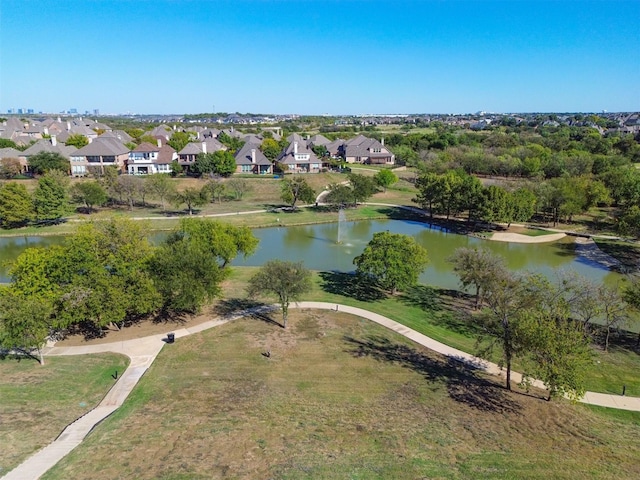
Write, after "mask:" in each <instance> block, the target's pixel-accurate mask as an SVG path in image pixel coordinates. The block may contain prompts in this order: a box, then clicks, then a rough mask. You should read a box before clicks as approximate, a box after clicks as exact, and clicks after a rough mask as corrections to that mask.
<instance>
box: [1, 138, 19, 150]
mask: <svg viewBox="0 0 640 480" xmlns="http://www.w3.org/2000/svg"><path fill="white" fill-rule="evenodd" d="M16 147H17V145H16V142H14V141H13V140H9V139H8V138H0V148H16Z"/></svg>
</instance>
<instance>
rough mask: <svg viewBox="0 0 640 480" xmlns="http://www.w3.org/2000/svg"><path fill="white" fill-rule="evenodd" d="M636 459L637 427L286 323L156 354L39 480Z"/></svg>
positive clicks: (530, 466)
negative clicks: (118, 402) (119, 402)
mask: <svg viewBox="0 0 640 480" xmlns="http://www.w3.org/2000/svg"><path fill="white" fill-rule="evenodd" d="M267 350H268V351H270V352H271V356H270V358H267V357H265V356H264V355H262V353H263V352H265V351H267ZM638 458H640V415H638V414H629V415H624V416H622V415H619V416H616V415H610V414H609V413H608V412H607V411H600V410H597V409H588V408H584V407H583V406H580V405H572V404H570V403H568V402H546V401H543V400H541V399H540V398H538V397H536V395H523V394H520V393H516V392H514V393H509V392H507V391H505V390H503V389H502V388H500V387H499V386H497V385H495V383H494V379H492V378H486V377H484V376H482V375H476V374H474V373H472V372H469V371H467V370H462V369H460V368H459V367H458V366H457V365H455V364H449V363H447V361H446V359H443V358H442V357H440V356H438V355H436V354H434V353H433V352H430V351H428V350H426V349H422V348H416V346H415V345H414V344H412V343H411V342H409V341H407V340H405V339H404V338H402V337H401V336H399V335H397V334H395V333H393V332H390V331H388V330H386V329H384V328H382V327H379V326H377V325H375V324H373V323H372V322H368V321H364V320H360V319H358V318H355V317H351V316H348V315H345V314H342V313H337V312H329V311H327V312H316V311H293V312H292V314H291V317H290V326H289V328H288V329H287V330H283V329H282V328H280V327H278V326H275V325H274V324H273V323H272V322H271V320H270V319H269V318H246V319H241V320H238V321H235V322H233V323H230V324H227V325H224V326H222V327H219V328H216V329H212V330H209V331H206V332H203V333H202V334H198V335H194V336H190V337H187V338H184V339H180V340H179V341H177V342H176V343H175V344H174V345H171V346H167V347H166V348H164V349H163V351H162V352H161V353H160V355H159V356H158V358H157V360H156V361H155V362H154V364H153V365H152V366H151V368H150V369H149V371H148V372H147V374H146V375H145V376H144V377H143V378H142V380H141V381H140V383H139V384H138V385H137V386H136V388H135V389H134V391H133V393H132V395H131V396H130V397H129V399H128V400H127V401H126V403H125V405H124V406H123V407H122V408H121V409H119V410H118V411H116V412H115V413H114V415H112V416H111V417H109V418H108V419H106V420H105V421H104V422H103V423H101V424H100V425H99V426H98V427H97V428H96V429H95V430H94V431H93V432H92V433H91V434H90V435H89V436H88V437H87V439H86V440H85V441H84V442H83V443H82V444H81V445H80V446H79V447H78V448H77V449H75V450H74V451H73V452H71V454H70V455H68V456H67V457H65V458H64V459H63V460H62V461H61V462H60V463H59V464H58V465H57V466H56V467H54V469H53V470H51V471H50V472H48V473H47V474H46V475H45V476H44V477H43V478H45V479H48V480H53V479H65V480H66V479H69V478H73V479H96V478H136V479H165V480H169V479H176V480H177V479H210V478H249V479H252V478H256V479H264V478H279V479H296V480H297V479H311V478H327V479H328V478H331V479H342V478H344V479H347V478H349V479H367V480H369V479H388V478H393V479H415V478H451V479H460V478H470V479H479V478H500V479H503V478H518V479H520V478H566V479H571V478H576V479H584V478H594V479H595V478H636V477H638V476H639V475H640V464H638V461H637V460H638Z"/></svg>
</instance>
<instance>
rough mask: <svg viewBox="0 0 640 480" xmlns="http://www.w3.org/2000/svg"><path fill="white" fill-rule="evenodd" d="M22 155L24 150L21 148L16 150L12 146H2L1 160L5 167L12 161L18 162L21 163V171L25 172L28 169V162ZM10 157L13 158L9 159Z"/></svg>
mask: <svg viewBox="0 0 640 480" xmlns="http://www.w3.org/2000/svg"><path fill="white" fill-rule="evenodd" d="M21 155H22V152H21V151H20V150H16V149H15V148H11V147H7V148H0V162H2V166H3V167H5V166H6V165H9V164H12V163H16V164H17V163H19V164H20V173H24V172H26V171H27V162H26V160H25V159H24V157H22V158H20V157H21ZM9 159H12V160H9ZM16 171H17V169H16Z"/></svg>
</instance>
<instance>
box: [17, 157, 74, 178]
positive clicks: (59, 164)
mask: <svg viewBox="0 0 640 480" xmlns="http://www.w3.org/2000/svg"><path fill="white" fill-rule="evenodd" d="M28 162H29V169H30V170H31V171H32V172H33V173H35V174H36V175H42V174H44V173H46V172H48V171H50V170H60V171H61V172H63V173H66V174H68V173H69V170H70V166H71V164H70V163H69V160H67V159H66V158H64V157H63V156H62V155H60V154H59V153H54V152H40V153H37V154H35V155H32V156H30V157H29V160H28Z"/></svg>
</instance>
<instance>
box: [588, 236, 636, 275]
mask: <svg viewBox="0 0 640 480" xmlns="http://www.w3.org/2000/svg"><path fill="white" fill-rule="evenodd" d="M593 240H594V241H595V242H596V244H597V245H598V248H600V250H602V251H603V252H604V253H606V254H608V255H611V256H612V257H613V258H615V259H616V260H618V261H619V262H620V263H621V264H622V265H623V266H624V267H625V269H627V270H629V271H631V272H636V271H638V269H639V268H640V244H638V243H637V242H625V241H622V240H609V239H605V238H598V237H594V239H593Z"/></svg>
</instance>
